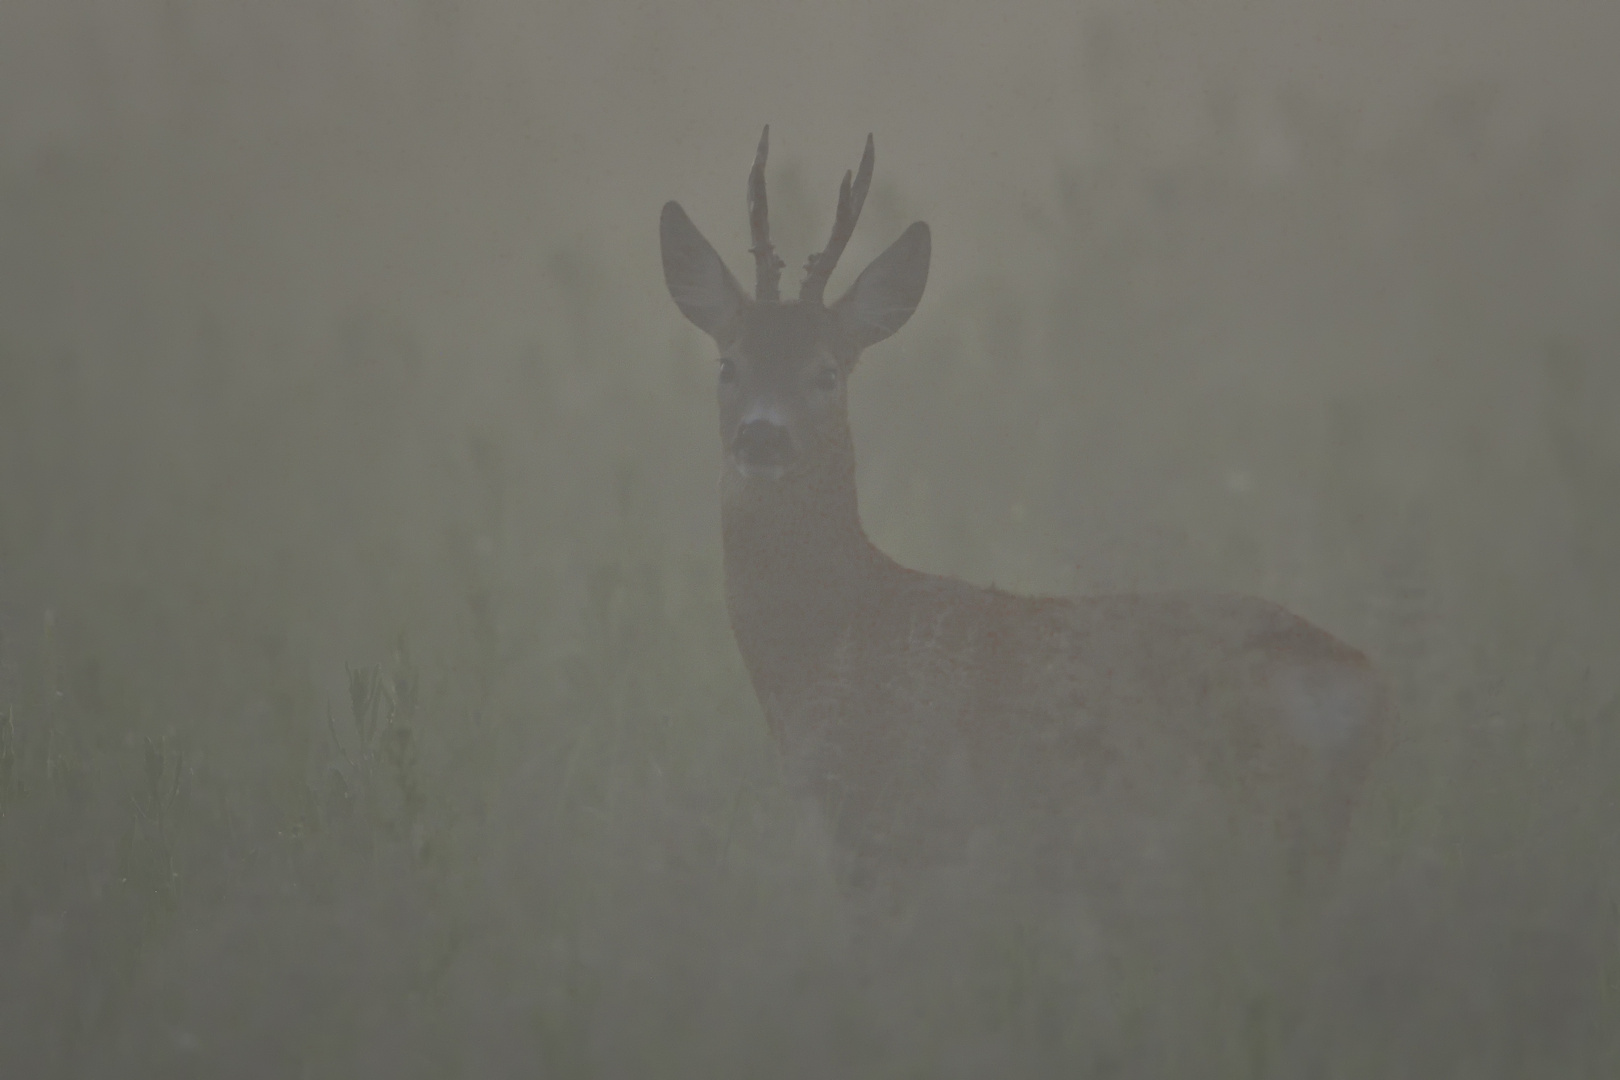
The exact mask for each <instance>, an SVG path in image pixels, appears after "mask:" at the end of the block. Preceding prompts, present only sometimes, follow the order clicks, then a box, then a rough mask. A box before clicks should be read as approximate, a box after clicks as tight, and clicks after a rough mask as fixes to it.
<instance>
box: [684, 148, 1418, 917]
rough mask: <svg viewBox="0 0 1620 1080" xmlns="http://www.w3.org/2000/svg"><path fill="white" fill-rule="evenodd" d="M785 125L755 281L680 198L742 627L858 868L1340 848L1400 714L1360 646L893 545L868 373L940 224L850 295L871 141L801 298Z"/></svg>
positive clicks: (874, 872) (757, 238)
mask: <svg viewBox="0 0 1620 1080" xmlns="http://www.w3.org/2000/svg"><path fill="white" fill-rule="evenodd" d="M769 134H770V129H769V128H768V127H767V128H766V129H765V133H764V134H763V135H762V136H761V138H760V142H759V149H758V151H757V152H756V155H755V158H754V166H753V171H752V173H751V174H750V176H749V180H748V211H749V222H750V228H751V232H752V238H753V246H752V248H751V249H750V250H751V252H752V254H753V256H754V262H755V288H754V296H753V297H752V298H750V297H749V296H748V295H747V294H746V293H744V291H743V290H742V288H741V287H740V286H739V285H738V283H737V279H736V278H735V277H733V276H732V274H731V271H730V270H728V269H727V267H726V265H725V263H724V262H723V261H722V260H721V258H720V256H719V255H718V254H717V253H716V252H715V250H714V248H713V247H712V246H711V245H710V244H709V242H708V241H707V240H705V239H704V238H703V236H702V235H701V234H700V233H699V232H698V230H697V228H696V227H695V226H694V225H693V224H692V221H691V219H690V218H689V217H687V215H686V212H685V211H684V210H682V209H681V207H680V206H679V205H678V204H677V203H675V202H669V203H666V204H665V205H664V208H663V213H662V216H661V220H660V229H659V233H660V240H661V246H662V254H663V265H664V278H665V282H666V284H667V285H668V287H669V292H670V295H671V296H672V297H673V298H674V300H675V303H676V305H677V306H678V307H679V308H680V310H681V313H682V314H683V315H685V316H686V317H687V318H688V319H689V320H691V321H692V322H693V323H694V324H696V326H697V327H698V328H699V329H700V330H702V331H703V332H704V333H706V334H707V335H708V336H709V337H710V338H712V339H713V340H714V343H715V345H716V346H717V347H718V349H719V353H720V362H719V406H720V440H721V447H722V458H723V466H722V479H721V485H720V491H721V512H722V513H721V517H722V530H723V533H722V536H723V546H724V565H725V589H726V604H727V608H728V611H729V613H730V617H731V625H732V630H733V633H734V634H735V636H736V640H737V645H738V648H739V649H740V650H741V653H742V657H743V660H744V662H745V664H746V666H747V670H748V673H749V676H750V678H751V680H752V682H753V686H754V690H755V693H756V694H757V695H758V697H759V702H760V705H761V707H762V708H763V710H764V714H765V717H766V719H767V721H768V723H769V725H770V728H771V732H772V735H773V737H774V738H775V740H776V741H777V743H778V745H779V747H780V748H781V750H782V751H783V757H784V760H785V761H786V762H788V763H790V765H791V767H792V770H793V771H792V773H791V775H793V776H794V777H795V778H796V779H797V780H798V781H799V782H800V783H801V784H802V785H804V786H805V787H807V788H808V791H809V792H810V793H811V794H813V795H814V796H815V798H816V801H817V802H819V804H820V806H821V808H822V809H823V811H824V812H825V814H826V815H827V816H828V818H829V819H830V824H831V826H832V829H833V834H834V837H835V839H836V841H837V842H838V845H839V847H840V849H842V850H843V851H844V852H845V853H846V854H847V855H848V856H849V857H850V867H849V869H850V871H851V873H852V878H853V883H854V884H856V885H865V886H875V885H878V884H880V883H889V884H896V885H898V884H902V883H903V881H904V879H905V877H906V876H907V875H908V874H909V873H910V872H912V871H915V870H917V869H920V868H922V867H925V866H929V865H937V864H940V863H941V862H945V861H949V860H953V859H957V858H960V857H962V856H963V855H964V854H965V852H966V851H967V850H968V849H969V845H970V841H975V842H982V841H983V839H984V838H985V837H989V838H990V839H991V842H992V844H993V845H1001V844H1003V843H1006V844H1011V843H1012V842H1013V841H1017V842H1018V843H1029V844H1033V845H1034V846H1035V850H1034V854H1035V855H1036V858H1035V859H1034V860H1033V861H1034V862H1036V863H1037V864H1041V865H1042V866H1043V870H1042V871H1040V872H1041V873H1043V874H1044V873H1045V872H1047V871H1052V870H1054V868H1056V867H1059V866H1061V865H1062V864H1063V863H1064V862H1065V860H1067V859H1068V858H1069V856H1070V855H1071V854H1072V852H1073V851H1074V850H1076V845H1078V843H1079V840H1078V839H1077V838H1082V837H1087V836H1090V837H1096V836H1098V835H1102V834H1108V835H1109V836H1111V837H1112V839H1111V840H1109V841H1106V842H1105V850H1106V852H1107V854H1108V857H1110V858H1113V857H1114V856H1122V857H1126V858H1147V857H1149V856H1148V852H1149V849H1154V848H1156V847H1162V845H1161V844H1160V841H1161V840H1162V839H1164V837H1165V836H1170V837H1172V838H1174V837H1176V836H1178V835H1180V836H1183V837H1185V835H1186V834H1187V833H1188V831H1189V828H1202V827H1205V826H1206V825H1207V824H1208V823H1209V822H1211V821H1216V822H1219V823H1221V824H1220V825H1219V826H1218V827H1220V828H1223V829H1225V830H1227V832H1225V833H1222V834H1221V835H1222V836H1227V835H1237V836H1246V837H1256V836H1259V837H1262V838H1268V839H1265V842H1266V843H1274V844H1277V845H1279V846H1278V847H1276V848H1268V849H1266V850H1275V851H1277V852H1278V853H1279V854H1280V856H1281V857H1279V858H1278V859H1277V860H1275V862H1273V863H1268V864H1267V865H1273V866H1276V867H1278V868H1280V872H1281V873H1282V874H1283V875H1284V878H1283V880H1298V878H1299V876H1300V875H1301V874H1305V873H1307V872H1308V871H1309V870H1310V869H1311V868H1313V867H1314V868H1317V869H1321V868H1328V869H1331V868H1332V867H1333V866H1335V865H1336V864H1337V861H1338V853H1339V850H1340V847H1341V843H1342V840H1343V838H1344V834H1345V829H1346V825H1347V821H1348V818H1349V815H1350V813H1351V810H1352V807H1353V805H1354V803H1355V801H1356V797H1357V793H1358V791H1359V789H1360V787H1361V784H1362V780H1363V776H1364V773H1365V772H1366V769H1367V767H1368V765H1369V763H1370V761H1371V759H1372V757H1373V756H1374V754H1375V752H1376V748H1377V747H1378V745H1379V742H1380V738H1381V732H1382V729H1383V728H1384V726H1385V724H1386V722H1387V712H1388V707H1387V704H1386V693H1385V691H1384V689H1383V686H1382V684H1381V682H1380V681H1379V679H1378V678H1377V676H1376V675H1375V674H1374V672H1373V670H1372V668H1371V667H1370V665H1369V664H1368V661H1367V660H1366V658H1365V657H1364V656H1363V655H1362V654H1361V653H1360V652H1357V651H1356V650H1355V649H1352V648H1351V647H1349V646H1348V645H1345V644H1343V643H1341V642H1339V641H1338V640H1336V639H1335V638H1333V637H1332V636H1330V635H1329V634H1327V633H1325V632H1324V631H1322V630H1319V629H1317V628H1316V627H1314V626H1312V625H1310V624H1309V623H1307V622H1305V621H1304V620H1302V619H1300V618H1298V617H1297V616H1295V615H1293V614H1291V613H1289V612H1288V611H1285V610H1283V609H1282V608H1280V607H1278V606H1276V605H1274V604H1271V603H1268V602H1266V601H1264V600H1259V599H1255V598H1250V597H1241V596H1222V595H1197V594H1186V595H1182V594H1167V595H1160V596H1152V595H1120V596H1099V597H1089V598H1076V599H1033V598H1026V597H1022V596H1015V595H1010V594H1008V593H1005V592H1002V591H1000V590H998V589H995V588H979V587H975V586H972V585H968V584H965V583H963V582H961V581H957V580H953V579H951V578H946V577H939V576H935V575H931V574H925V573H920V572H918V571H915V570H909V569H906V568H904V567H902V566H900V565H899V564H897V563H896V562H895V561H894V560H892V559H890V558H889V557H888V556H887V555H885V554H883V553H882V552H881V551H879V550H878V549H877V548H876V547H875V546H874V545H873V544H872V543H871V542H870V541H869V540H868V539H867V537H866V534H865V532H864V531H863V530H862V528H861V521H860V516H859V514H858V513H857V509H856V493H855V448H854V443H853V441H852V438H851V434H850V425H849V412H848V403H847V398H846V392H847V384H848V379H849V376H850V374H851V373H852V372H853V371H854V368H855V364H856V361H857V360H858V359H859V358H860V355H861V353H862V351H863V350H865V349H867V348H868V347H870V346H872V345H875V344H877V343H878V342H880V341H882V340H884V339H885V338H887V337H889V336H890V335H891V334H893V333H894V332H895V331H897V330H899V329H900V327H901V326H903V325H905V323H906V321H907V320H908V319H909V318H910V317H911V314H912V312H913V311H914V310H915V309H916V307H917V304H918V302H919V301H920V300H921V299H922V294H923V287H924V285H925V283H926V282H927V279H928V263H929V231H928V226H927V225H926V224H924V223H923V222H916V223H914V224H912V225H911V226H910V227H909V228H907V229H906V230H905V232H903V233H902V234H901V235H900V238H899V239H898V240H896V241H895V242H894V243H893V244H892V245H891V246H890V247H889V248H888V249H887V250H886V251H884V252H883V253H882V254H881V255H879V256H878V257H877V258H876V259H875V260H874V261H873V262H872V263H871V265H869V266H867V268H866V269H865V270H863V271H862V272H861V274H860V276H859V277H857V278H856V279H855V282H854V284H853V285H851V286H850V287H849V291H848V292H846V293H845V294H844V295H843V296H842V297H841V298H839V299H838V300H836V301H835V302H833V303H832V304H830V305H829V304H826V303H824V301H823V295H822V294H823V292H824V290H825V289H826V286H827V279H828V277H829V276H830V275H831V273H832V271H833V267H834V266H835V265H836V264H837V262H838V257H839V255H840V254H842V252H843V250H844V247H845V245H846V244H847V243H848V241H849V238H850V234H851V233H852V232H853V231H854V228H855V222H856V219H857V218H858V217H859V215H860V212H861V206H862V203H863V202H864V200H865V198H866V193H867V189H868V187H869V185H870V183H871V178H872V163H873V146H872V139H871V136H868V137H867V141H866V150H865V153H864V155H863V156H862V158H861V163H860V169H859V171H858V172H857V173H856V174H855V175H854V177H853V183H852V182H851V176H850V174H848V173H846V174H845V175H844V180H843V186H842V188H841V190H840V191H839V196H838V209H837V216H836V218H835V220H834V224H833V227H832V235H831V238H830V239H829V240H828V242H827V246H826V248H825V250H823V251H822V252H820V253H819V254H816V255H813V256H811V258H810V260H809V262H808V264H807V266H806V274H805V278H804V282H803V285H802V286H801V287H800V290H799V298H798V300H797V301H792V300H783V299H781V297H780V295H779V293H778V281H779V279H780V276H781V270H782V267H783V263H782V261H781V260H780V259H779V258H778V257H777V256H776V253H775V251H774V250H773V248H772V246H771V240H770V225H769V216H768V212H767V208H766V198H765V161H766V154H767V146H768V138H769ZM1058 822H1062V823H1063V824H1062V826H1061V827H1058V828H1054V827H1053V825H1054V823H1058ZM1234 830H1235V832H1234ZM1106 843H1112V844H1113V847H1111V848H1108V847H1106ZM1194 843H1195V844H1197V841H1194ZM1203 846H1204V847H1206V848H1207V847H1208V845H1207V844H1205V845H1203ZM976 850H983V848H977V849H976ZM1179 850H1187V849H1186V848H1185V847H1183V848H1182V849H1179ZM1161 858H1162V856H1161ZM1218 858H1219V855H1218V853H1217V859H1218Z"/></svg>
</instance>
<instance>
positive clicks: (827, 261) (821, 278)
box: [799, 134, 876, 304]
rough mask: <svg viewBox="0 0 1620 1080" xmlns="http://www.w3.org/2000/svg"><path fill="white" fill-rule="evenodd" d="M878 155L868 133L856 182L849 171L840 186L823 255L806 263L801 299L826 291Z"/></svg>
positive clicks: (817, 297)
mask: <svg viewBox="0 0 1620 1080" xmlns="http://www.w3.org/2000/svg"><path fill="white" fill-rule="evenodd" d="M875 158H876V152H875V150H874V149H873V146H872V136H871V135H870V134H868V135H867V136H866V151H865V152H864V153H863V154H861V167H860V168H859V169H858V170H856V172H855V177H854V184H853V185H851V183H850V174H849V173H847V172H846V173H845V174H844V182H843V183H842V184H840V185H839V187H838V216H837V217H835V218H834V219H833V227H832V235H831V236H830V237H828V238H827V246H826V247H825V248H824V249H823V250H822V251H821V253H820V254H818V255H812V256H810V261H809V262H807V263H805V264H804V284H803V285H800V286H799V299H800V300H801V301H809V302H813V303H817V304H819V303H822V301H823V294H824V293H825V292H826V291H827V279H828V278H830V277H832V272H833V268H834V267H836V266H837V265H838V257H839V256H840V255H842V254H843V253H844V247H845V245H847V244H848V243H849V238H850V237H851V236H853V235H854V234H855V222H857V221H859V220H860V217H861V208H862V207H863V206H865V205H866V193H867V191H868V190H869V189H870V188H871V187H872V165H873V163H874V161H875Z"/></svg>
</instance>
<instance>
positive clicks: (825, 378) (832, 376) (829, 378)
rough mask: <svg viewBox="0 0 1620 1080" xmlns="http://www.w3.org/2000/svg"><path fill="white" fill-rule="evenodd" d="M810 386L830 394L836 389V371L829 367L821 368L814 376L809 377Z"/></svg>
mask: <svg viewBox="0 0 1620 1080" xmlns="http://www.w3.org/2000/svg"><path fill="white" fill-rule="evenodd" d="M810 385H811V386H814V387H815V388H816V389H817V390H821V391H824V392H826V393H829V394H830V393H832V392H833V391H834V390H836V389H838V371H837V369H835V368H830V367H824V368H821V369H820V370H818V371H817V372H816V373H815V375H814V376H812V377H811V380H810Z"/></svg>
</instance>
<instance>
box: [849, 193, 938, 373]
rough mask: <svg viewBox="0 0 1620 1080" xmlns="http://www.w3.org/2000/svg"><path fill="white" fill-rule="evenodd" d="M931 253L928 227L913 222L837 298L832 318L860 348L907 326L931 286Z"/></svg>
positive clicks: (920, 222) (924, 223) (918, 222)
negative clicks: (925, 291)
mask: <svg viewBox="0 0 1620 1080" xmlns="http://www.w3.org/2000/svg"><path fill="white" fill-rule="evenodd" d="M930 252H931V241H930V239H929V234H928V225H927V223H926V222H922V221H914V222H912V223H911V226H910V227H909V228H908V229H906V231H905V232H903V233H901V234H900V239H898V240H896V241H895V242H894V243H892V244H890V245H889V248H888V250H887V251H885V252H884V253H883V254H881V255H879V256H878V257H877V258H875V259H873V260H872V263H871V265H870V266H868V267H867V268H866V269H865V270H862V271H861V276H860V277H858V278H856V279H855V284H853V285H851V286H850V287H849V291H848V292H846V293H845V294H844V295H843V296H841V297H839V298H838V302H837V303H835V304H834V305H833V306H832V310H833V314H835V315H836V316H838V324H839V326H840V327H841V328H842V329H843V331H844V333H845V334H846V335H848V337H849V339H850V341H851V342H852V343H853V344H854V345H855V347H856V348H858V349H864V348H866V347H867V346H869V345H876V344H877V343H878V342H880V341H882V340H883V339H884V338H886V337H888V336H889V335H890V334H893V333H894V332H895V331H896V330H898V329H900V328H901V327H902V326H904V325H906V320H907V319H909V318H911V313H912V312H913V311H916V310H917V304H918V303H920V302H921V301H922V294H923V287H924V286H926V285H927V284H928V257H929V254H930Z"/></svg>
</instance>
